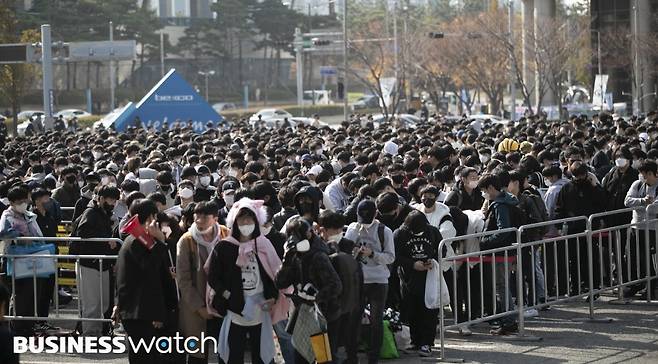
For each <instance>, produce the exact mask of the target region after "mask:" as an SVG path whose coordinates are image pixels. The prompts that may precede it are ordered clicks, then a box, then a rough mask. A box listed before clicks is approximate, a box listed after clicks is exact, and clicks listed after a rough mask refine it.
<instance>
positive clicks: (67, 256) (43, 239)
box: [0, 237, 123, 321]
mask: <svg viewBox="0 0 658 364" xmlns="http://www.w3.org/2000/svg"><path fill="white" fill-rule="evenodd" d="M21 241H25V242H35V241H38V242H62V241H66V242H73V241H75V242H80V243H85V242H105V243H109V242H115V243H117V244H123V241H122V240H121V239H114V238H107V239H106V238H90V239H82V238H71V237H69V238H61V237H17V238H1V239H0V242H10V243H11V242H21ZM16 259H32V263H33V264H32V268H33V272H32V290H33V292H32V295H33V311H34V316H25V315H22V316H17V315H16V292H15V287H16V274H15V269H14V274H12V276H11V286H12V293H11V298H10V302H13V303H14V304H13V305H11V310H10V312H9V313H10V315H8V316H5V318H6V319H8V320H44V321H45V320H53V319H56V320H60V321H110V319H105V318H104V317H103V316H102V315H103V312H104V310H101V317H99V318H83V317H63V316H61V315H60V309H59V295H58V294H56V293H57V292H58V291H59V282H58V280H57V279H55V280H54V281H55V287H54V292H53V293H54V294H55V295H54V300H55V315H54V316H50V315H48V316H45V317H44V316H39V314H38V312H37V311H38V300H37V297H38V295H37V278H39V277H38V274H37V264H35V263H36V261H37V260H41V259H51V260H54V261H55V263H57V262H58V261H59V260H65V259H73V260H75V262H76V266H78V265H79V264H80V261H81V260H88V259H97V260H98V267H99V270H102V267H103V262H104V261H106V262H107V261H112V260H115V261H116V259H117V256H116V255H70V254H60V255H55V254H52V255H51V254H5V253H4V251H0V260H2V261H5V262H6V263H7V262H9V261H11V262H12V263H13V264H12V266H13V267H16V264H15V261H16ZM6 263H5V266H7V264H6ZM55 266H57V264H55ZM3 274H6V273H3ZM55 274H56V273H55ZM18 279H26V278H18ZM105 288H108V289H109V287H105ZM103 289H104V287H103V279H100V280H99V292H101V295H100V306H101V307H104V302H103V294H102V293H103ZM110 299H111V298H110ZM77 301H78V309H77V311H78V314H79V316H82V315H81V312H82V311H81V302H80V297H79V296H78V300H77Z"/></svg>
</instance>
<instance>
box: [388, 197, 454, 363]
mask: <svg viewBox="0 0 658 364" xmlns="http://www.w3.org/2000/svg"><path fill="white" fill-rule="evenodd" d="M443 238H445V237H444V236H442V235H441V233H440V232H439V230H438V229H437V228H435V227H434V226H432V225H431V224H430V223H429V221H428V220H427V218H426V215H425V214H424V213H423V212H422V211H419V210H416V211H412V212H411V213H409V215H407V218H406V219H405V220H404V224H402V226H401V227H400V228H399V229H397V230H395V233H394V235H393V239H394V240H395V257H396V260H397V262H398V266H399V270H400V285H401V288H402V289H401V291H402V305H403V307H404V315H403V316H404V319H403V320H404V321H406V322H408V324H409V329H410V333H411V347H410V348H408V349H407V352H415V351H418V354H419V355H420V356H423V357H427V356H430V355H431V352H432V350H431V347H432V346H433V344H434V337H435V335H436V325H437V322H438V310H437V309H428V308H427V307H426V306H425V280H426V276H427V272H428V271H430V270H431V269H432V259H434V260H437V259H438V249H439V243H440V242H441V240H443Z"/></svg>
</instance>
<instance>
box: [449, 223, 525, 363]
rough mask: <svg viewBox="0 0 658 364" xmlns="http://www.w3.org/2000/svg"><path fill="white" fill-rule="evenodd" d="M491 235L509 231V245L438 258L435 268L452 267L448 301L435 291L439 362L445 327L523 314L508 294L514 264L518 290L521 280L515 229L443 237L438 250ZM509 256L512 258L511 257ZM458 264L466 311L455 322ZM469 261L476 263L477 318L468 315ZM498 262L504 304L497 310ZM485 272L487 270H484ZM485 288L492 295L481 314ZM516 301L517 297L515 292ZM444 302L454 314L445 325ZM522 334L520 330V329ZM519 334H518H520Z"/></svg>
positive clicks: (518, 247) (470, 309)
mask: <svg viewBox="0 0 658 364" xmlns="http://www.w3.org/2000/svg"><path fill="white" fill-rule="evenodd" d="M494 234H509V235H510V237H509V239H510V245H509V246H505V247H500V248H494V249H488V250H481V251H474V252H470V253H465V254H459V255H454V256H451V257H442V258H440V259H439V260H438V263H439V267H438V269H439V271H440V272H443V268H444V267H445V266H446V264H448V265H449V266H450V267H451V268H452V270H453V274H452V283H453V284H452V292H450V299H451V302H443V299H442V295H441V294H439V304H440V308H439V336H440V360H442V361H449V359H446V358H445V330H446V329H455V328H459V327H460V326H461V325H466V324H475V323H480V322H484V321H489V320H495V319H499V318H502V317H504V316H510V315H514V314H517V315H518V317H523V302H518V301H517V304H516V305H514V304H513V302H512V294H511V288H512V287H511V281H510V271H511V268H512V267H513V266H514V265H516V267H517V268H516V270H517V274H516V290H517V291H518V290H519V285H520V284H522V281H521V280H522V279H523V277H522V276H521V275H520V274H519V273H518V267H520V266H521V265H522V261H521V260H522V257H521V246H520V245H519V244H515V243H514V242H515V241H516V236H517V235H518V229H516V228H508V229H502V230H496V231H486V232H482V233H477V234H471V235H467V236H459V237H455V238H450V239H443V240H442V241H441V243H440V244H439V248H438V250H439V252H443V250H444V247H445V246H446V245H448V244H452V243H454V242H461V241H464V240H466V239H473V238H474V239H480V238H483V237H486V236H491V235H494ZM501 254H502V258H503V259H502V262H498V261H497V258H496V256H499V257H500V255H501ZM489 257H490V259H491V263H492V264H491V272H490V273H491V287H485V286H484V275H485V272H483V270H484V265H483V264H482V263H484V261H485V260H489ZM512 257H514V258H513V259H512ZM458 263H462V264H466V275H467V278H466V312H467V314H468V319H467V320H466V321H463V322H459V311H460V309H461V308H460V307H458V305H460V304H461V303H458V298H457V297H458V295H459V288H458V284H457V265H458ZM469 263H476V264H479V265H480V267H479V301H480V305H479V306H480V317H478V318H476V319H471V316H472V313H473V312H472V306H473V299H472V297H471V273H470V270H471V268H470V267H469ZM499 263H502V264H503V265H504V274H505V278H504V287H503V292H502V293H503V295H504V297H500V300H501V302H502V303H503V304H504V307H503V308H501V309H500V310H499V309H498V308H499V307H498V305H497V302H496V297H497V295H498V294H499V293H500V292H499V288H500V287H499V285H498V284H497V282H496V274H497V268H498V267H497V264H499ZM486 273H489V272H486ZM485 289H491V291H492V294H491V299H492V302H491V306H490V307H489V309H490V312H487V313H485V294H484V293H485ZM517 300H518V294H517ZM446 304H450V305H451V306H452V311H453V312H452V314H453V317H454V322H453V324H452V325H446V323H445V313H444V311H443V308H444V306H445V305H446ZM521 334H522V332H521ZM521 336H522V335H521ZM528 339H530V340H537V338H528Z"/></svg>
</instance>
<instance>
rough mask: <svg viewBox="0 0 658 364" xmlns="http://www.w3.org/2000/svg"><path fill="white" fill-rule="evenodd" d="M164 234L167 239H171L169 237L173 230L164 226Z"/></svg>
mask: <svg viewBox="0 0 658 364" xmlns="http://www.w3.org/2000/svg"><path fill="white" fill-rule="evenodd" d="M162 233H163V234H164V236H165V238H169V235H171V228H170V227H169V226H167V225H166V226H163V227H162Z"/></svg>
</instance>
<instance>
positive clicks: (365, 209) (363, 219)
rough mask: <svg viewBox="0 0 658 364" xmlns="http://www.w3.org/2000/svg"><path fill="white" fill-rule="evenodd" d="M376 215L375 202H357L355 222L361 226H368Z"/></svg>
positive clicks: (367, 200)
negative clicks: (361, 224)
mask: <svg viewBox="0 0 658 364" xmlns="http://www.w3.org/2000/svg"><path fill="white" fill-rule="evenodd" d="M376 214H377V206H376V205H375V202H374V201H372V200H369V199H366V200H363V201H361V202H359V205H358V206H357V208H356V215H357V221H358V222H360V223H363V224H370V223H371V222H372V221H373V220H374V219H375V215H376Z"/></svg>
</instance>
